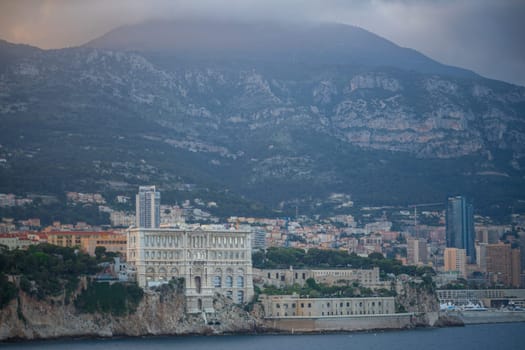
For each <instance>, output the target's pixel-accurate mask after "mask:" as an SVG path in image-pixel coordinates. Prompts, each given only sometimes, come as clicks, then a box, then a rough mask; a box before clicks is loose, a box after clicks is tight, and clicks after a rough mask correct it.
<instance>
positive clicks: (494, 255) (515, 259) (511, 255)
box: [487, 242, 521, 288]
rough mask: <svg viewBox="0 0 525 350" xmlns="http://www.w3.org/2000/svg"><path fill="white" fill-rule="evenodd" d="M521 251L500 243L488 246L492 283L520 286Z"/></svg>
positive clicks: (489, 273) (488, 271)
mask: <svg viewBox="0 0 525 350" xmlns="http://www.w3.org/2000/svg"><path fill="white" fill-rule="evenodd" d="M520 272H521V268H520V250H519V248H518V249H512V248H511V245H510V244H506V243H503V242H499V243H498V244H489V245H487V274H488V276H489V280H490V282H492V283H496V284H501V285H503V286H506V287H515V288H517V287H519V286H520Z"/></svg>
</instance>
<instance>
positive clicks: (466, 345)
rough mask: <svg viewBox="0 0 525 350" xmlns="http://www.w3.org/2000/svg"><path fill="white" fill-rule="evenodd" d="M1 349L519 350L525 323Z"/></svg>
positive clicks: (107, 341) (88, 341)
mask: <svg viewBox="0 0 525 350" xmlns="http://www.w3.org/2000/svg"><path fill="white" fill-rule="evenodd" d="M0 349H6V350H7V349H39V350H51V349H53V350H62V349H63V350H72V349H75V350H76V349H90V350H93V349H100V350H111V349H122V350H143V349H160V350H163V349H166V350H168V349H169V350H177V349H181V350H201V349H212V350H281V349H282V350H305V349H308V350H310V349H311V350H343V349H344V350H352V349H363V350H365V349H366V350H380V349H388V350H413V349H425V350H432V349H436V350H438V349H439V350H459V349H461V350H468V349H473V350H474V349H475V350H507V349H512V350H520V349H525V323H503V324H484V325H469V326H465V327H453V328H423V329H413V330H401V331H377V332H373V331H371V332H362V333H338V334H315V335H312V334H309V335H300V334H296V335H226V336H162V337H141V338H108V339H62V340H47V341H32V342H16V343H0Z"/></svg>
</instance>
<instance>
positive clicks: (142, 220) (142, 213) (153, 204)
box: [135, 186, 160, 228]
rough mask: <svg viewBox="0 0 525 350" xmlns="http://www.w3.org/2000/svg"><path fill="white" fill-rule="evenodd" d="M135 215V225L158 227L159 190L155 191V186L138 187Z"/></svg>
mask: <svg viewBox="0 0 525 350" xmlns="http://www.w3.org/2000/svg"><path fill="white" fill-rule="evenodd" d="M135 216H136V225H137V227H142V228H158V227H160V192H157V190H156V189H155V186H140V187H139V193H138V194H137V196H136V212H135Z"/></svg>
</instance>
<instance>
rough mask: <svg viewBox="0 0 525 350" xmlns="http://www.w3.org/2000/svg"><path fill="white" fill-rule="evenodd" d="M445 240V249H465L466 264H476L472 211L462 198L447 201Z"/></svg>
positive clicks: (470, 206)
mask: <svg viewBox="0 0 525 350" xmlns="http://www.w3.org/2000/svg"><path fill="white" fill-rule="evenodd" d="M446 238H447V247H449V248H458V249H465V250H466V253H467V262H468V263H470V264H473V263H475V262H476V250H475V247H474V240H475V231H474V209H473V207H472V204H469V203H467V199H466V198H465V197H463V196H456V197H450V198H449V199H448V203H447V233H446Z"/></svg>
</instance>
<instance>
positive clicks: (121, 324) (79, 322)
mask: <svg viewBox="0 0 525 350" xmlns="http://www.w3.org/2000/svg"><path fill="white" fill-rule="evenodd" d="M63 301H64V300H63V298H55V299H53V300H47V301H36V300H35V299H32V298H30V297H28V296H27V295H25V294H24V293H21V294H20V297H19V299H18V300H14V301H13V302H11V303H10V304H9V305H8V306H7V307H6V308H4V309H3V310H1V312H0V340H6V339H16V338H20V339H46V338H56V337H78V336H100V337H110V336H144V335H161V334H170V335H179V334H222V333H232V332H236V333H237V332H238V333H244V332H252V331H254V330H255V329H257V327H259V325H260V322H259V320H258V319H257V318H255V317H253V316H252V315H251V314H249V313H247V312H246V311H244V310H243V309H241V308H239V307H238V306H236V305H234V304H232V303H231V302H230V301H229V300H228V299H225V298H222V297H219V296H218V297H217V299H216V300H215V307H216V310H217V312H216V314H214V315H211V314H208V315H206V316H203V315H189V314H186V313H185V301H184V297H183V296H182V295H181V294H178V293H177V292H176V291H174V290H164V291H162V292H153V291H149V292H147V293H146V294H145V295H144V299H143V300H142V302H141V303H140V305H139V306H138V309H137V311H136V312H135V313H133V314H131V315H127V316H122V317H117V316H112V315H107V314H82V313H78V312H77V311H76V310H75V307H74V306H73V305H71V304H70V305H64V302H63Z"/></svg>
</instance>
